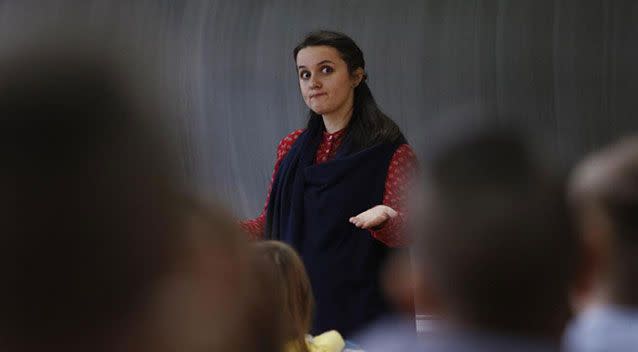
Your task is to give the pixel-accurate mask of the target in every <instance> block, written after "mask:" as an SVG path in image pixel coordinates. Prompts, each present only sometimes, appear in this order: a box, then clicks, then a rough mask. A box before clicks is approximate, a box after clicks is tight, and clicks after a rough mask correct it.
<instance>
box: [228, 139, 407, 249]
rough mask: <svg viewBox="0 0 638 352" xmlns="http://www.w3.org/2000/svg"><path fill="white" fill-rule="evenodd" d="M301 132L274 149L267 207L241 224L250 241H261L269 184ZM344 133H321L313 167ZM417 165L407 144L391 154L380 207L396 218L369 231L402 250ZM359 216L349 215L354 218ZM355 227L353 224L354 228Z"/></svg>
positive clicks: (329, 155)
mask: <svg viewBox="0 0 638 352" xmlns="http://www.w3.org/2000/svg"><path fill="white" fill-rule="evenodd" d="M303 131H304V130H303V129H300V130H296V131H294V132H292V133H290V134H289V135H287V136H286V137H284V139H282V140H281V142H279V146H278V147H277V161H276V162H275V169H274V171H273V173H272V177H271V179H270V186H269V187H268V195H267V197H266V204H265V205H264V209H263V210H262V212H261V214H259V216H258V217H257V218H255V219H251V220H245V221H242V222H240V225H241V227H242V228H243V229H244V231H246V232H247V233H248V234H249V236H250V238H252V239H260V238H262V237H263V236H264V228H265V225H266V213H267V210H268V201H269V200H270V191H271V188H272V183H273V180H274V178H275V175H276V174H277V170H279V166H280V164H281V161H282V160H283V159H284V157H285V156H286V154H287V153H288V151H290V148H291V147H292V145H293V144H294V143H295V141H296V140H297V138H298V137H299V135H300V134H301V133H302V132H303ZM343 135H344V130H341V131H337V132H334V133H328V132H325V131H324V133H323V139H322V141H321V144H320V145H319V148H318V149H317V154H316V156H315V164H321V163H324V162H326V161H329V160H331V159H332V158H334V156H335V154H336V151H337V149H338V148H339V146H340V145H341V141H342V137H343ZM417 167H418V163H417V159H416V155H415V154H414V151H413V150H412V148H411V147H410V146H409V145H408V144H402V145H401V146H399V148H397V150H396V151H395V152H394V154H393V155H392V160H391V161H390V166H389V167H388V175H387V177H386V181H385V191H384V194H383V205H386V206H388V207H390V208H392V209H394V210H396V211H397V212H398V214H399V215H397V216H396V217H394V218H392V219H390V220H388V221H387V222H386V223H385V224H384V225H383V227H381V228H380V229H375V230H374V231H373V230H370V233H371V234H372V236H373V237H374V238H376V239H378V240H379V241H381V242H383V243H385V244H386V245H388V246H390V247H402V246H405V245H407V242H408V240H407V236H406V235H405V233H404V231H403V229H404V223H405V212H406V196H407V189H408V187H409V186H408V185H409V183H410V181H411V179H412V177H414V175H415V172H416V170H417ZM355 215H358V214H351V216H355ZM353 226H354V225H353Z"/></svg>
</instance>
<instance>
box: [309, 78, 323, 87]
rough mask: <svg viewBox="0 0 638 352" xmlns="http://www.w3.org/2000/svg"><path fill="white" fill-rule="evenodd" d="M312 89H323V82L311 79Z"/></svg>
mask: <svg viewBox="0 0 638 352" xmlns="http://www.w3.org/2000/svg"><path fill="white" fill-rule="evenodd" d="M310 88H315V89H316V88H321V81H319V80H318V79H316V78H314V77H313V78H311V79H310Z"/></svg>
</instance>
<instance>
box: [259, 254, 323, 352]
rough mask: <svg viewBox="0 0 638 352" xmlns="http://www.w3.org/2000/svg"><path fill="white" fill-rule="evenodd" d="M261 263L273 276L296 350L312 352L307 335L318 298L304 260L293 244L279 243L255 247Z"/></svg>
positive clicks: (288, 336) (288, 330)
mask: <svg viewBox="0 0 638 352" xmlns="http://www.w3.org/2000/svg"><path fill="white" fill-rule="evenodd" d="M255 251H256V254H257V256H259V257H261V259H264V260H263V261H262V262H261V263H262V264H263V265H266V266H269V268H267V269H265V270H268V271H269V272H271V273H272V275H269V276H271V277H272V279H273V281H274V282H273V283H272V284H273V285H272V286H273V288H274V289H275V290H276V291H277V293H278V294H279V297H281V300H282V302H281V303H282V305H283V312H284V314H283V315H284V316H283V317H282V318H283V319H282V324H283V325H284V327H283V328H284V332H285V334H286V335H287V338H288V339H289V341H291V342H292V343H293V344H294V346H295V350H296V351H300V352H308V347H307V345H306V334H307V333H308V331H310V327H311V324H312V312H313V306H314V297H313V295H312V287H311V285H310V279H309V278H308V274H307V273H306V268H305V266H304V264H303V262H302V261H301V258H300V257H299V255H298V254H297V252H295V250H294V249H293V248H292V247H290V246H289V245H287V244H285V243H283V242H279V241H260V242H257V243H256V244H255Z"/></svg>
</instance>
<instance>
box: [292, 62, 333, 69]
mask: <svg viewBox="0 0 638 352" xmlns="http://www.w3.org/2000/svg"><path fill="white" fill-rule="evenodd" d="M322 64H333V65H334V64H335V63H334V62H332V61H330V60H323V61H321V62H320V63H318V64H316V65H315V66H319V65H322ZM302 68H307V67H306V66H304V65H299V66H297V69H298V70H301V69H302Z"/></svg>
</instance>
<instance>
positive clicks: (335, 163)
mask: <svg viewBox="0 0 638 352" xmlns="http://www.w3.org/2000/svg"><path fill="white" fill-rule="evenodd" d="M322 131H323V129H322V128H315V129H308V130H306V131H304V132H303V133H302V134H301V135H300V136H299V138H298V139H297V141H296V142H295V144H294V145H293V146H292V148H291V150H290V151H289V152H288V154H287V155H286V157H285V158H284V159H283V160H282V162H281V166H280V168H279V171H278V172H277V175H276V177H275V180H274V182H273V186H272V190H271V197H270V202H269V204H268V214H267V225H266V238H269V239H275V240H280V241H283V242H286V243H288V244H290V245H291V246H293V247H294V248H295V249H296V250H297V251H298V252H299V254H300V255H301V257H302V259H303V262H304V264H305V265H306V270H307V272H308V275H309V277H310V282H311V284H312V287H313V293H314V295H315V300H316V307H315V319H314V323H313V329H312V331H311V333H313V334H316V333H321V332H324V331H327V330H331V329H336V330H338V331H339V332H341V333H342V334H343V335H344V336H346V337H347V336H351V335H352V334H353V333H354V332H356V331H357V330H358V329H360V328H362V327H363V326H365V325H366V324H367V323H370V322H372V321H373V320H375V319H376V318H378V317H380V316H381V315H383V314H384V313H386V312H387V311H388V305H387V303H386V301H385V299H384V297H383V294H382V292H381V288H380V283H379V274H380V271H381V268H382V266H383V263H384V261H385V259H386V257H387V255H388V254H389V251H390V248H388V247H387V246H386V245H384V244H383V243H382V242H380V241H378V240H376V239H374V238H373V237H372V236H371V235H370V232H369V231H368V230H362V229H358V228H357V227H355V226H354V225H352V224H351V223H350V222H349V221H348V220H349V218H350V217H351V216H355V215H357V214H359V213H361V212H363V211H365V210H368V209H370V208H371V207H373V206H375V205H379V204H382V202H383V193H384V190H385V179H386V176H387V171H388V166H389V164H390V160H391V158H392V155H393V154H394V152H395V150H396V149H397V147H398V146H399V145H400V144H401V143H403V142H404V141H401V143H396V144H393V145H390V144H379V145H376V146H373V147H370V148H367V149H364V150H362V151H359V152H356V153H352V154H349V153H348V152H347V151H348V145H346V144H347V137H346V140H345V141H344V145H342V146H341V147H340V149H339V151H338V152H337V155H336V156H335V158H334V159H333V160H331V161H328V162H325V163H322V164H319V165H315V164H314V158H315V154H316V151H317V148H318V146H319V144H320V142H321V137H322Z"/></svg>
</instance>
